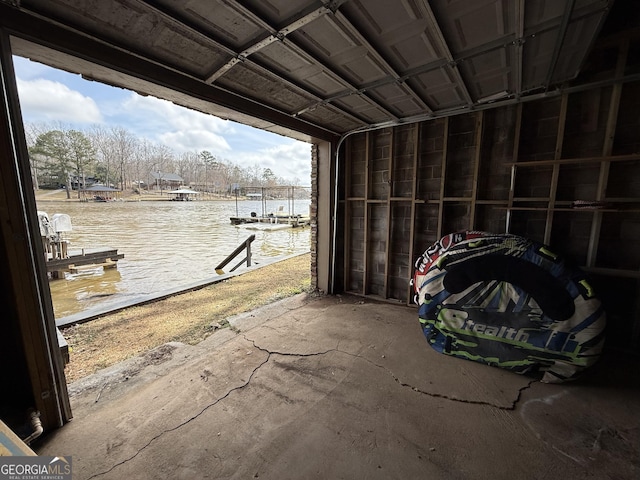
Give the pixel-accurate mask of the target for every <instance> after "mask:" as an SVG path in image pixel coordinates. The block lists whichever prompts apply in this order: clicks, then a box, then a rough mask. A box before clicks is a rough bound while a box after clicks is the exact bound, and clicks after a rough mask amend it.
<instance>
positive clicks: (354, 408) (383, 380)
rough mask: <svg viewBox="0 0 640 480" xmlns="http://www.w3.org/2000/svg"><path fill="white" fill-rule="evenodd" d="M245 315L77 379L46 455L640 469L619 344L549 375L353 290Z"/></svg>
mask: <svg viewBox="0 0 640 480" xmlns="http://www.w3.org/2000/svg"><path fill="white" fill-rule="evenodd" d="M231 324H232V329H224V330H221V331H218V332H217V333H215V334H214V335H212V336H211V337H209V338H208V339H207V340H205V341H204V342H202V343H201V344H199V345H197V346H186V345H182V344H167V345H163V346H162V347H159V348H158V349H155V350H153V351H150V352H148V353H147V354H146V355H145V356H143V357H138V358H135V359H131V360H129V361H127V362H125V363H123V364H120V365H118V366H115V367H112V368H110V369H107V370H105V371H103V372H100V374H97V375H93V376H91V377H88V378H86V379H84V380H82V381H80V382H76V383H75V384H73V385H70V392H71V395H72V405H73V408H74V415H75V418H74V420H73V421H72V422H71V423H69V424H68V425H67V426H65V427H63V428H62V429H59V430H58V431H56V432H53V433H51V434H49V435H48V436H46V437H45V438H44V439H43V440H42V441H41V442H40V444H39V445H36V446H35V449H36V451H37V453H38V454H40V455H71V456H72V459H73V473H74V476H73V478H74V479H89V478H99V479H107V478H109V479H136V478H141V479H147V478H149V479H151V478H153V479H157V478H167V479H204V478H233V479H251V478H260V479H278V480H283V479H365V478H366V479H392V478H395V479H473V480H477V479H492V480H496V479H509V480H513V479H554V480H555V479H558V478H563V479H569V478H571V479H574V478H576V479H577V478H580V479H583V478H593V479H616V480H621V479H637V478H640V453H639V452H640V414H639V412H640V395H639V393H640V381H639V379H640V374H639V371H640V369H638V368H630V367H628V366H627V367H626V368H625V367H624V366H622V363H621V360H622V359H621V358H619V356H617V355H615V356H614V355H613V354H606V355H604V357H603V358H602V360H601V362H600V363H599V364H598V365H597V366H596V367H594V368H593V369H592V371H591V372H590V374H589V375H587V376H586V377H585V378H584V379H582V380H580V381H578V382H574V383H571V384H564V385H548V384H542V383H539V382H537V381H534V380H532V379H530V378H526V377H522V376H519V375H516V374H512V373H509V372H506V371H503V370H500V369H497V368H491V367H486V366H483V365H480V364H477V363H473V362H469V361H465V360H459V359H455V358H450V357H446V356H444V355H440V354H438V353H436V352H434V351H433V350H431V349H430V348H429V347H428V346H427V343H426V340H425V339H424V337H423V335H422V332H421V330H420V326H419V323H418V320H417V310H416V309H415V308H407V307H402V306H400V307H399V306H392V305H389V304H384V303H374V302H371V301H368V300H367V301H363V300H362V299H360V298H357V297H350V296H342V297H336V296H328V297H315V298H314V297H307V296H306V295H300V296H297V297H292V298H290V299H286V300H283V301H281V302H278V303H276V304H273V305H271V306H268V307H265V308H262V309H260V310H256V311H253V312H251V314H247V315H244V316H241V317H237V318H234V319H231ZM635 365H636V366H638V361H637V359H636V360H635Z"/></svg>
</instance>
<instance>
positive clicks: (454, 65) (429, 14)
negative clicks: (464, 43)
mask: <svg viewBox="0 0 640 480" xmlns="http://www.w3.org/2000/svg"><path fill="white" fill-rule="evenodd" d="M418 8H419V9H421V10H422V13H423V16H424V18H425V19H426V20H427V22H429V28H430V30H431V32H432V33H433V36H434V37H435V38H436V39H437V40H438V43H439V45H438V46H439V48H440V50H441V51H442V53H443V54H444V57H445V59H446V61H447V66H448V67H449V68H450V69H451V71H452V72H453V76H454V77H455V79H456V81H457V82H458V86H459V87H460V90H461V92H462V96H463V97H464V99H465V100H466V102H467V104H468V105H472V104H473V99H472V98H471V94H470V93H469V88H467V84H466V82H465V81H464V78H462V74H461V73H460V70H459V69H458V62H459V60H456V59H454V58H453V55H452V53H451V49H449V45H448V44H447V41H446V39H445V38H444V34H443V33H442V29H441V28H440V24H439V23H438V20H437V19H436V16H435V15H434V13H433V10H432V9H431V6H430V5H429V3H428V1H427V0H422V2H419V3H418ZM443 68H447V67H443Z"/></svg>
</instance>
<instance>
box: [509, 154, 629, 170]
mask: <svg viewBox="0 0 640 480" xmlns="http://www.w3.org/2000/svg"><path fill="white" fill-rule="evenodd" d="M634 160H640V154H638V153H633V154H630V155H611V156H606V157H583V158H559V159H558V160H529V161H526V162H509V163H505V165H506V166H509V167H541V166H545V165H546V166H549V165H571V164H585V163H601V162H631V161H634Z"/></svg>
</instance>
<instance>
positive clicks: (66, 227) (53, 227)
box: [38, 210, 124, 279]
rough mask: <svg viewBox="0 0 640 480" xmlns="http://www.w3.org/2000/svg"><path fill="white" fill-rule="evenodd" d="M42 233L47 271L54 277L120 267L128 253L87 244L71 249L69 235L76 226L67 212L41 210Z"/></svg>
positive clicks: (39, 215)
mask: <svg viewBox="0 0 640 480" xmlns="http://www.w3.org/2000/svg"><path fill="white" fill-rule="evenodd" d="M38 223H39V226H40V237H41V239H42V246H43V249H44V256H45V261H46V264H47V274H48V276H49V278H51V279H58V278H65V273H67V272H69V273H80V272H82V271H86V270H95V269H98V268H100V267H101V268H103V269H105V268H116V267H117V262H118V260H120V259H122V258H124V254H121V253H118V250H114V249H92V250H90V251H88V250H85V249H84V248H83V249H81V250H80V251H79V253H78V252H72V251H71V250H70V249H69V243H70V242H69V240H67V239H66V238H65V235H66V234H67V233H68V232H70V231H71V230H72V228H73V227H72V226H71V217H70V216H69V215H67V214H65V213H56V214H53V215H52V216H51V217H49V215H48V214H47V213H46V212H43V211H40V210H39V211H38Z"/></svg>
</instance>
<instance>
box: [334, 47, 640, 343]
mask: <svg viewBox="0 0 640 480" xmlns="http://www.w3.org/2000/svg"><path fill="white" fill-rule="evenodd" d="M621 45H622V46H621V47H620V48H618V49H616V50H615V51H616V52H618V61H617V62H616V63H615V65H612V66H611V69H612V70H611V71H610V72H605V73H606V75H608V76H609V77H611V76H615V77H616V78H621V79H622V78H623V76H624V73H625V68H626V69H627V70H628V68H629V67H628V65H627V66H626V67H625V65H626V63H625V61H624V60H625V59H626V55H627V52H628V48H626V47H625V46H624V45H625V44H624V43H621ZM599 75H600V77H602V76H603V74H602V72H600V73H599ZM639 112H640V82H639V81H637V80H635V81H628V79H627V80H625V81H623V80H621V81H619V82H609V84H608V85H606V86H600V87H595V88H589V89H585V90H580V89H575V91H573V93H564V94H562V95H556V96H550V97H548V98H543V99H540V100H537V101H532V102H528V103H520V104H514V105H509V106H503V107H497V108H494V109H487V110H483V111H477V112H469V113H467V114H463V115H458V116H453V117H448V118H439V119H434V120H430V121H425V122H422V123H416V124H412V125H401V126H396V127H390V128H385V129H380V130H374V131H370V132H367V133H361V134H357V135H353V136H351V137H349V138H348V139H347V141H346V142H345V147H344V151H343V152H342V153H343V155H344V159H345V160H344V165H343V169H342V183H341V188H340V191H341V196H340V204H339V205H340V215H339V218H340V220H341V222H343V225H342V228H343V230H342V233H343V235H342V239H343V242H342V245H341V247H342V258H341V262H342V265H340V267H339V268H338V269H337V271H339V272H340V273H341V275H342V276H343V278H342V279H341V280H342V282H343V286H344V290H345V291H347V292H350V293H354V294H357V295H364V296H371V297H374V298H377V299H384V300H389V301H394V302H398V303H406V304H411V303H412V292H411V289H410V287H409V280H410V278H411V275H412V273H413V264H414V262H415V260H416V258H417V257H418V256H419V255H420V254H422V252H423V251H424V250H425V249H426V248H427V247H428V246H429V245H431V244H432V243H433V242H435V241H436V240H438V239H439V238H440V237H441V236H443V235H445V234H448V233H452V232H455V231H459V230H467V229H470V230H484V231H490V232H494V233H513V234H517V235H522V236H525V237H528V238H531V239H533V240H536V241H539V242H543V243H546V244H548V245H550V246H551V247H552V248H553V249H554V250H555V251H557V252H559V253H561V254H564V255H565V256H566V257H567V258H568V259H569V260H570V261H573V262H575V263H576V264H577V265H579V266H581V267H582V268H583V269H584V270H586V271H587V272H589V273H590V274H591V277H592V281H593V283H594V285H595V286H596V288H597V289H598V292H599V293H600V296H601V297H602V298H603V301H604V302H605V307H606V308H607V312H608V315H609V325H610V326H609V345H610V346H611V345H614V346H616V347H619V348H623V349H629V350H632V349H637V347H638V346H640V320H638V318H639V311H640V301H639V300H638V298H640V288H639V287H640V283H639V282H640V280H639V279H640V248H638V245H640V114H639ZM578 200H583V201H589V202H601V205H600V206H599V207H598V208H576V204H575V202H576V201H578Z"/></svg>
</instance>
